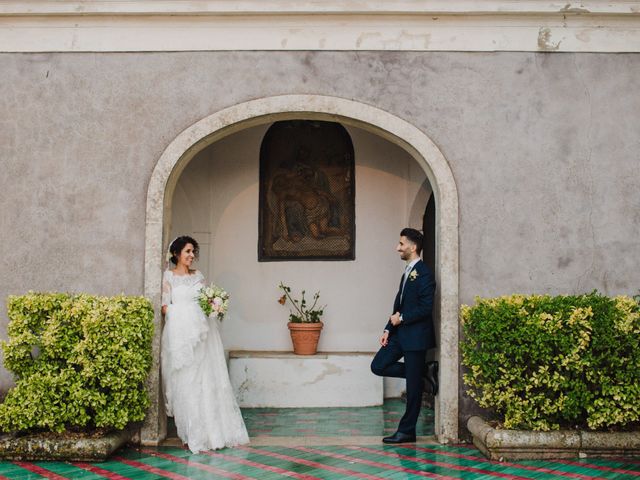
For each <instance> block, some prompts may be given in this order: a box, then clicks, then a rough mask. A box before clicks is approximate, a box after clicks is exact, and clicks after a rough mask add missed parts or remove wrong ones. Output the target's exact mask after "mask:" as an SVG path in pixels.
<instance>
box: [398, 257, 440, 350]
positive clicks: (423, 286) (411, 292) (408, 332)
mask: <svg viewBox="0 0 640 480" xmlns="http://www.w3.org/2000/svg"><path fill="white" fill-rule="evenodd" d="M435 290H436V281H435V278H434V277H433V273H431V270H429V267H427V266H426V265H425V264H424V262H423V261H422V260H418V263H416V264H415V265H414V267H413V269H412V270H411V272H410V273H409V277H408V278H407V281H406V283H405V286H404V294H403V295H402V298H400V293H401V292H402V280H401V281H400V288H399V289H398V293H397V294H396V299H395V301H394V302H393V312H392V313H395V312H400V314H401V315H402V323H400V325H398V326H395V327H394V326H393V325H392V324H391V322H388V323H387V326H386V327H385V328H386V329H387V330H389V337H391V336H392V335H395V336H397V340H398V341H399V342H400V346H401V347H402V349H403V350H405V351H412V350H429V349H430V348H434V347H435V346H436V336H435V331H434V328H433V318H432V316H431V311H432V310H433V295H434V292H435Z"/></svg>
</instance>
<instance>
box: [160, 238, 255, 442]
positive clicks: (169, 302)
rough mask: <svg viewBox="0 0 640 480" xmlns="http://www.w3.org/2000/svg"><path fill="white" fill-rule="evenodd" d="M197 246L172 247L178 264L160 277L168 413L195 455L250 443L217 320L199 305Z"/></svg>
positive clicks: (181, 242)
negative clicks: (235, 395)
mask: <svg viewBox="0 0 640 480" xmlns="http://www.w3.org/2000/svg"><path fill="white" fill-rule="evenodd" d="M198 250H199V247H198V242H196V241H195V240H194V239H193V238H191V237H188V236H182V237H178V238H176V239H175V240H174V241H173V242H171V244H170V245H169V254H170V256H171V258H170V260H171V262H172V263H173V264H174V265H175V268H173V269H167V270H166V271H165V272H164V275H163V278H162V313H163V314H164V315H165V318H166V322H165V326H164V331H163V332H162V355H161V362H162V382H163V385H164V397H165V405H166V408H167V415H169V416H172V415H173V418H174V420H175V424H176V427H177V430H178V436H179V437H180V439H182V441H183V442H184V443H186V444H187V445H188V446H189V449H190V450H191V451H192V452H194V453H197V452H199V451H202V450H211V449H218V448H224V447H232V446H235V445H241V444H245V443H248V442H249V436H248V435H247V430H246V428H245V425H244V421H243V420H242V415H241V414H240V409H239V408H238V404H237V403H236V399H235V397H234V396H233V390H232V389H231V383H230V381H229V374H228V372H227V364H226V362H225V356H224V348H223V346H222V341H221V340H220V333H219V332H218V324H217V322H218V320H217V319H216V318H215V317H213V318H207V316H206V315H205V314H204V312H203V311H202V309H201V308H200V305H199V304H198V300H197V298H198V294H199V290H200V288H202V287H203V286H204V277H203V276H202V273H200V272H199V271H197V270H193V269H192V268H191V266H192V264H193V261H194V260H195V258H196V257H197V256H198Z"/></svg>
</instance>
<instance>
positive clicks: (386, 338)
mask: <svg viewBox="0 0 640 480" xmlns="http://www.w3.org/2000/svg"><path fill="white" fill-rule="evenodd" d="M388 343H389V332H388V331H386V330H385V332H384V333H383V334H382V336H381V337H380V345H382V346H383V347H386V346H387V344H388Z"/></svg>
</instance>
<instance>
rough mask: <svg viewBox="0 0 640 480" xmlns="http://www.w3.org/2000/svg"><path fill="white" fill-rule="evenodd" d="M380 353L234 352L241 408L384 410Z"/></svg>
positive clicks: (235, 387) (231, 356) (231, 359)
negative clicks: (376, 360)
mask: <svg viewBox="0 0 640 480" xmlns="http://www.w3.org/2000/svg"><path fill="white" fill-rule="evenodd" d="M374 355H375V352H318V353H317V354H316V355H308V356H307V355H305V356H301V355H294V354H293V353H290V352H269V351H231V352H229V376H230V378H231V384H232V385H233V390H234V393H235V395H236V398H237V399H238V404H239V405H240V407H245V408H252V407H366V406H376V405H382V402H383V386H382V385H383V384H382V377H376V376H375V375H373V374H372V373H371V370H370V367H369V365H370V364H371V360H372V359H373V356H374Z"/></svg>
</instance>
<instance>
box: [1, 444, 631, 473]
mask: <svg viewBox="0 0 640 480" xmlns="http://www.w3.org/2000/svg"><path fill="white" fill-rule="evenodd" d="M639 477H640V460H639V459H636V460H630V459H627V460H620V461H613V460H596V459H590V460H580V461H553V462H551V461H528V462H518V463H498V462H490V461H488V460H486V459H485V458H484V457H482V456H481V455H480V453H479V452H478V451H477V450H475V449H473V448H470V447H468V446H447V447H444V446H440V445H410V446H409V445H407V446H393V447H392V446H384V445H381V444H376V445H351V446H318V447H302V446H300V447H297V446H291V447H282V446H270V447H241V448H233V449H225V450H220V451H216V452H207V453H202V454H198V455H193V454H191V453H190V452H189V451H188V450H184V449H182V448H176V447H159V448H143V449H141V450H139V451H138V450H134V449H128V450H123V451H120V452H118V453H117V454H116V455H115V456H114V457H113V458H112V459H110V460H109V461H107V462H104V463H97V464H87V463H61V462H33V463H27V462H2V463H0V478H11V479H37V478H50V479H87V480H88V479H98V478H110V479H145V480H148V479H166V478H168V479H173V480H182V479H187V478H192V479H208V478H213V479H215V478H231V479H237V480H243V479H264V480H268V479H277V478H299V479H307V480H313V479H326V480H331V479H347V478H349V479H355V478H361V479H411V478H437V479H499V478H500V479H505V478H507V479H559V478H578V479H592V478H593V479H596V478H598V479H633V478H635V479H638V478H639Z"/></svg>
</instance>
